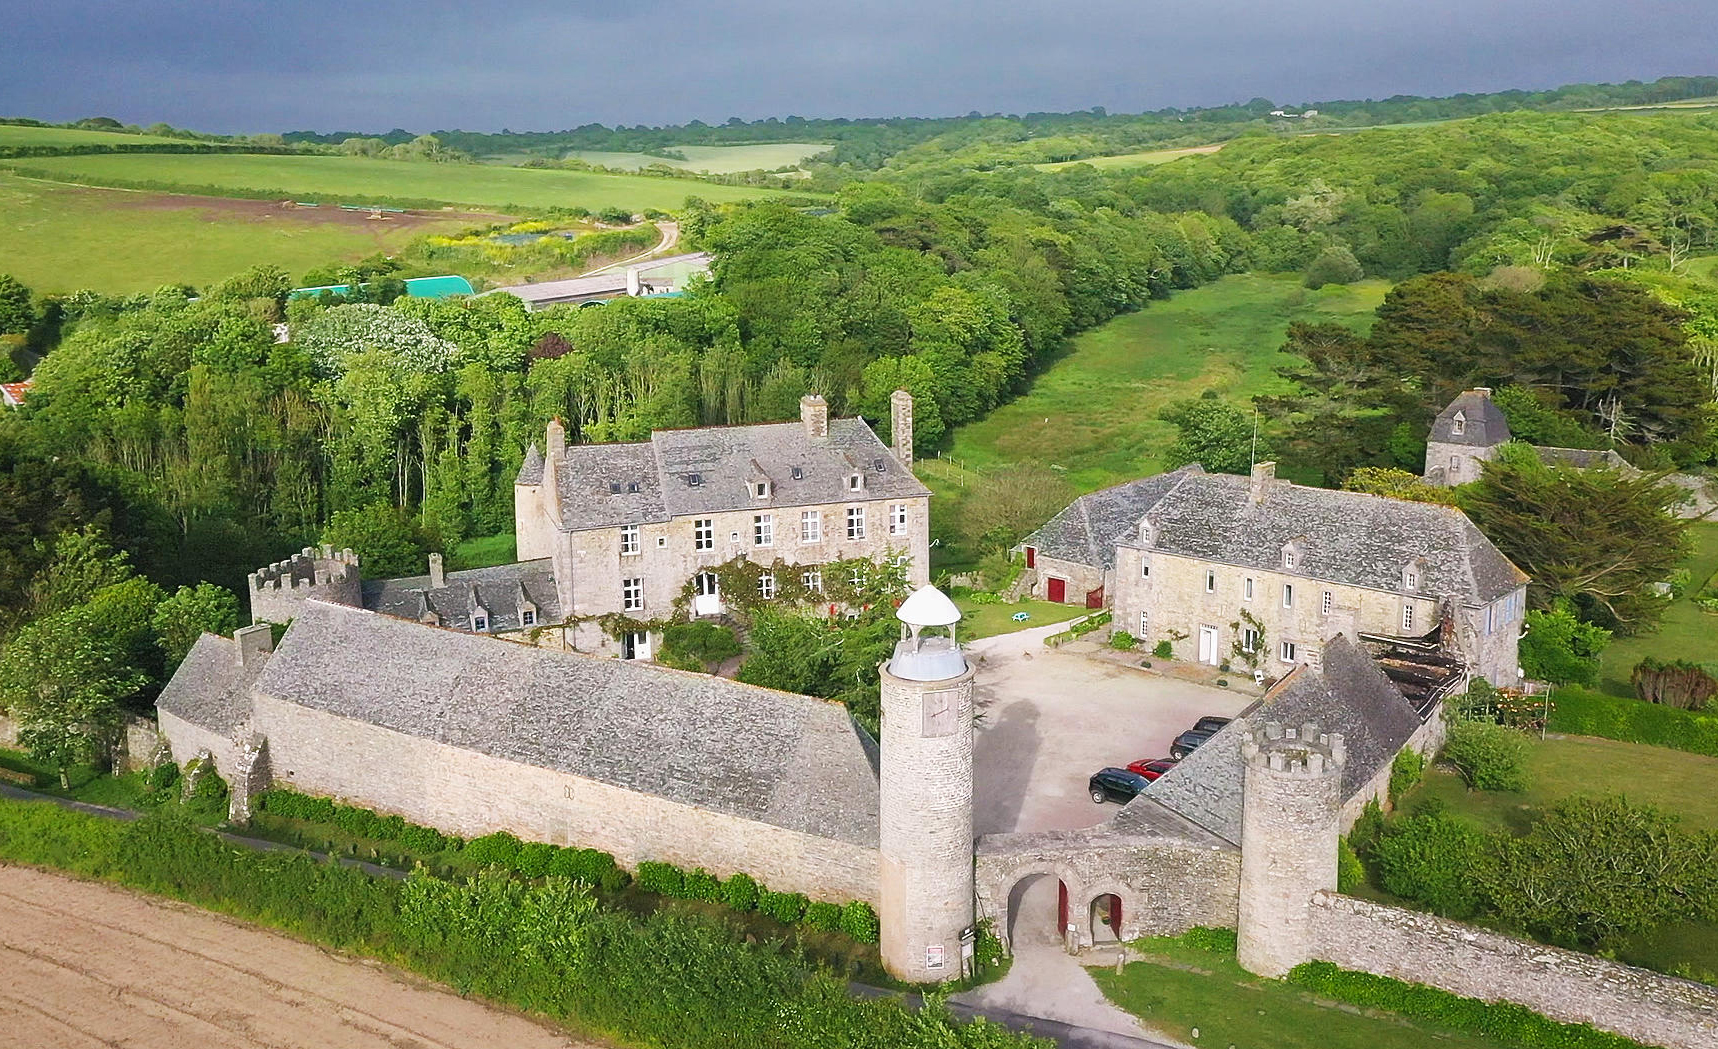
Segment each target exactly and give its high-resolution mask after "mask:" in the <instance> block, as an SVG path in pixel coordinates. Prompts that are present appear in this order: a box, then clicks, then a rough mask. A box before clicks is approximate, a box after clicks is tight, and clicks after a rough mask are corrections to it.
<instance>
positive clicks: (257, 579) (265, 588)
mask: <svg viewBox="0 0 1718 1049" xmlns="http://www.w3.org/2000/svg"><path fill="white" fill-rule="evenodd" d="M246 586H247V589H248V591H249V593H250V602H251V622H253V623H285V622H287V621H288V620H290V619H292V618H293V617H295V616H297V615H298V610H299V609H300V608H302V607H303V606H304V602H306V601H308V600H310V599H311V598H312V597H314V598H316V599H317V600H318V601H332V602H334V603H335V604H341V605H351V606H353V607H354V608H356V607H358V606H359V605H361V604H362V603H363V582H362V580H361V579H360V577H359V570H358V555H357V554H354V553H353V552H352V551H351V550H336V549H334V548H333V547H331V546H329V545H328V544H326V543H324V544H323V545H322V547H321V549H317V548H316V547H313V546H307V547H305V548H304V549H303V550H301V551H299V552H298V553H296V554H293V555H292V556H291V557H289V558H287V559H286V560H284V561H276V562H275V563H274V564H272V565H269V566H268V567H267V568H259V569H257V570H256V571H255V572H252V573H251V574H250V576H249V577H248V578H247V580H246Z"/></svg>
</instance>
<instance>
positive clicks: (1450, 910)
mask: <svg viewBox="0 0 1718 1049" xmlns="http://www.w3.org/2000/svg"><path fill="white" fill-rule="evenodd" d="M1372 858H1373V860H1374V862H1375V863H1376V864H1377V866H1378V880H1379V882H1380V883H1381V884H1382V885H1383V886H1384V888H1385V889H1388V890H1389V891H1390V892H1393V893H1395V894H1396V895H1397V896H1400V897H1402V898H1403V899H1406V900H1410V901H1412V902H1413V903H1414V904H1415V906H1419V907H1424V908H1426V909H1428V910H1431V911H1434V912H1436V913H1438V914H1441V915H1444V916H1445V917H1447V918H1468V917H1472V916H1473V915H1474V914H1475V913H1476V912H1477V911H1478V910H1479V907H1480V904H1481V902H1482V900H1481V896H1480V888H1479V886H1480V884H1481V883H1482V881H1483V880H1484V879H1483V877H1482V872H1484V871H1486V870H1489V869H1491V868H1493V867H1495V854H1494V850H1493V849H1492V848H1491V843H1490V841H1489V839H1488V838H1487V837H1486V835H1485V833H1484V832H1483V831H1480V830H1478V829H1477V828H1475V827H1474V826H1473V825H1471V824H1469V823H1467V822H1466V821H1464V820H1461V819H1459V818H1457V817H1455V816H1451V815H1448V814H1446V813H1442V812H1433V813H1429V814H1424V815H1416V816H1409V817H1408V818H1406V819H1399V820H1394V821H1392V822H1391V823H1390V824H1389V825H1388V826H1387V827H1386V828H1385V831H1384V835H1383V837H1382V838H1380V839H1379V840H1378V844H1377V846H1375V847H1374V848H1373V850H1372ZM1338 876H1339V877H1340V867H1339V868H1338Z"/></svg>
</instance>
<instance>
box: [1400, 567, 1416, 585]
mask: <svg viewBox="0 0 1718 1049" xmlns="http://www.w3.org/2000/svg"><path fill="white" fill-rule="evenodd" d="M1419 588H1420V573H1418V572H1416V571H1414V570H1413V569H1412V568H1409V569H1407V570H1405V571H1404V572H1403V573H1402V589H1404V590H1418V589H1419Z"/></svg>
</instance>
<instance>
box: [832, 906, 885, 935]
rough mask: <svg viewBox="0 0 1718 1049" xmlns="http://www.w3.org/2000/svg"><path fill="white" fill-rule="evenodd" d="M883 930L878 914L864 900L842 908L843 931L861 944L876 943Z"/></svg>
mask: <svg viewBox="0 0 1718 1049" xmlns="http://www.w3.org/2000/svg"><path fill="white" fill-rule="evenodd" d="M881 928H882V926H881V925H880V924H879V923H878V921H877V912H876V911H874V910H872V909H871V905H870V904H869V903H866V902H865V901H864V900H854V901H852V902H851V903H848V904H847V905H846V906H844V907H842V908H841V931H842V932H844V933H846V934H847V935H849V936H851V937H853V938H854V939H855V940H858V941H859V942H860V943H876V942H877V935H878V933H879V932H880V931H881Z"/></svg>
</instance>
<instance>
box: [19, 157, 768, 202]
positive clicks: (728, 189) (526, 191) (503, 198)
mask: <svg viewBox="0 0 1718 1049" xmlns="http://www.w3.org/2000/svg"><path fill="white" fill-rule="evenodd" d="M26 166H27V167H28V168H29V169H31V170H33V171H40V172H44V173H47V175H48V176H49V177H53V178H60V179H65V180H66V181H68V182H76V183H82V184H87V185H98V186H99V185H110V186H112V185H136V184H140V183H145V182H148V183H153V184H155V185H156V188H172V189H181V190H184V191H186V192H199V193H201V192H217V193H218V192H222V191H237V192H249V193H258V192H270V193H271V194H272V192H273V191H278V192H279V193H280V195H281V196H283V197H294V198H298V199H306V198H309V199H313V200H318V201H320V202H321V203H324V204H365V203H368V202H370V201H371V200H372V199H380V198H390V197H392V198H408V199H417V200H435V201H442V202H445V203H448V204H469V205H475V206H479V207H494V208H504V207H506V206H507V205H515V206H518V207H525V208H551V207H574V206H579V207H585V208H589V209H591V210H592V211H597V210H601V209H602V208H610V207H622V208H630V209H633V210H635V211H637V210H643V209H645V208H658V209H662V210H671V209H674V208H679V207H681V206H683V205H684V204H685V202H686V198H687V197H689V196H697V197H702V198H704V199H705V200H710V201H715V202H718V203H720V202H726V201H733V200H742V199H746V198H753V197H760V196H768V195H771V194H773V193H777V192H779V191H776V190H764V189H748V188H745V187H741V186H718V185H714V184H711V183H706V182H692V181H680V180H678V179H664V178H646V177H642V176H630V175H595V174H590V173H588V172H580V171H552V170H541V169H534V168H503V167H495V166H493V165H488V164H430V163H422V162H414V161H403V160H373V159H370V158H367V157H312V156H262V155H254V154H245V155H223V154H215V155H195V154H172V153H159V154H130V155H98V156H76V157H33V158H30V159H29V161H28V163H27V165H26Z"/></svg>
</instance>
